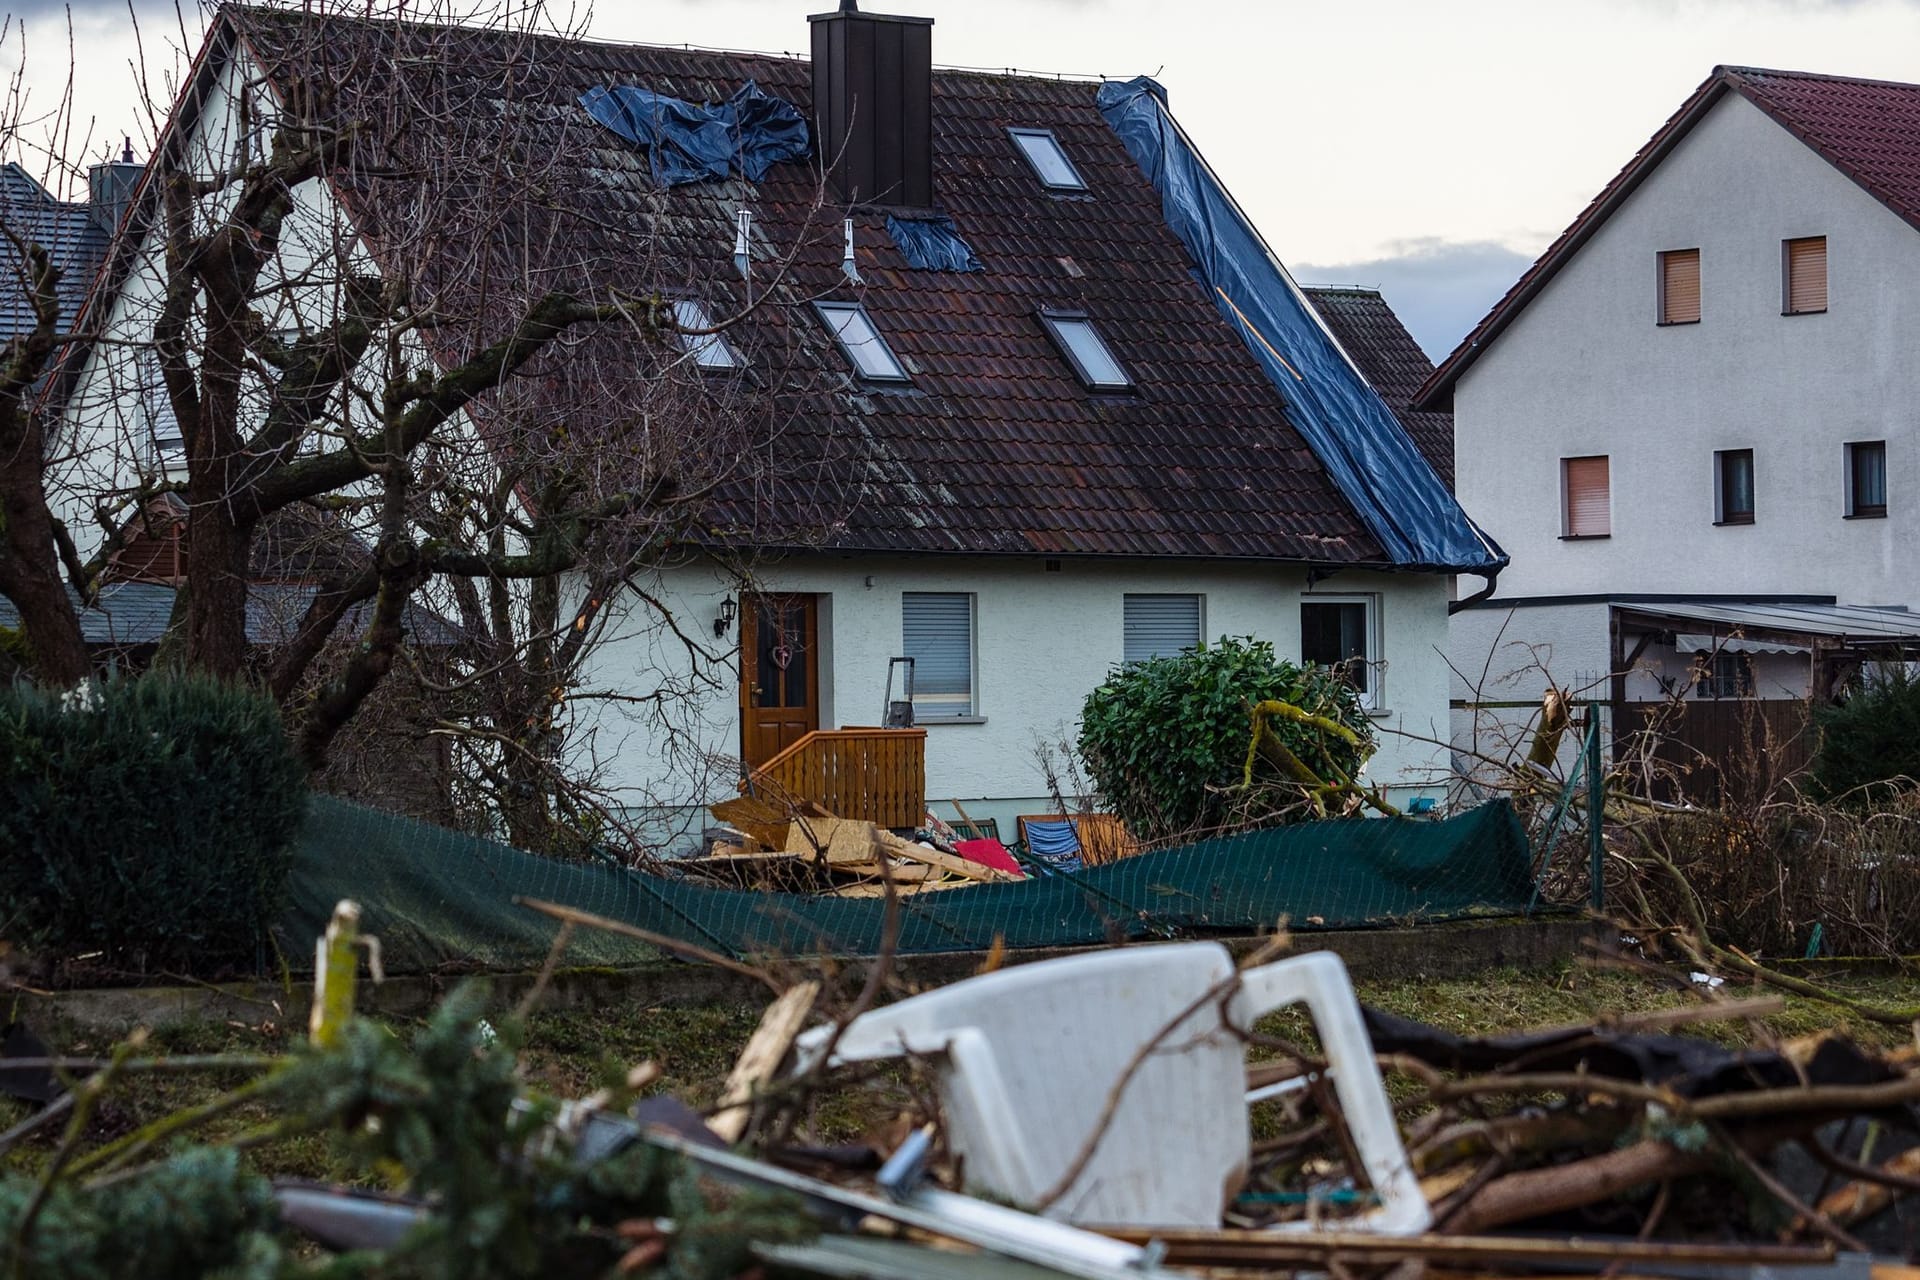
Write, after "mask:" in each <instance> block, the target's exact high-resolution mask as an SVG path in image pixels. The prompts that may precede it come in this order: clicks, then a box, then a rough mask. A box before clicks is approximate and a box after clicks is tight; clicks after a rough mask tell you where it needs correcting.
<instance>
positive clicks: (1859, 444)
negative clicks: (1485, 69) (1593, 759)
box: [1420, 67, 1920, 734]
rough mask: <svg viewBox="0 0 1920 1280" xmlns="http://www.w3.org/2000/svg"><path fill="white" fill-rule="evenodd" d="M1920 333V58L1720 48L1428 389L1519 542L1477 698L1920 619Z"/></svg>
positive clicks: (1820, 660) (1467, 463)
mask: <svg viewBox="0 0 1920 1280" xmlns="http://www.w3.org/2000/svg"><path fill="white" fill-rule="evenodd" d="M1917 346H1920V86H1914V85H1903V84H1887V83H1881V82H1873V81H1863V80H1850V79H1844V78H1839V77H1831V76H1818V75H1806V74H1800V73H1790V72H1779V71H1763V70H1754V69H1749V68H1732V67H1720V68H1716V69H1715V71H1714V73H1713V75H1712V76H1711V77H1709V78H1708V80H1707V81H1706V82H1705V83H1704V84H1703V85H1701V87H1700V88H1699V89H1698V90H1697V91H1696V92H1695V93H1694V94H1693V96H1692V97H1690V98H1689V99H1688V100H1687V102H1686V103H1685V104H1684V105H1683V106H1682V107H1681V108H1680V110H1679V111H1678V112H1677V113H1676V114H1675V115H1674V116H1673V117H1672V118H1671V119H1670V120H1669V121H1668V122H1667V124H1666V125H1665V126H1664V127H1663V128H1662V129H1661V130H1660V131H1659V133H1657V134H1656V135H1655V136H1654V137H1653V139H1652V140H1651V141H1650V142H1648V144H1647V145H1646V146H1645V147H1644V148H1642V149H1641V151H1640V152H1639V154H1638V155H1636V156H1635V157H1634V158H1633V160H1632V162H1631V163H1629V164H1628V166H1627V167H1626V169H1625V170H1624V171H1622V172H1621V174H1620V175H1619V176H1618V177H1616V178H1615V179H1614V180H1613V182H1612V183H1610V184H1609V185H1608V186H1607V188H1606V189H1605V190H1604V191H1603V192H1601V194H1600V195H1599V196H1598V197H1597V198H1596V199H1595V200H1594V202H1593V203H1592V204H1591V205H1590V206H1589V207H1588V208H1587V209H1586V211H1585V212H1583V213H1582V214H1581V215H1580V217H1579V218H1578V219H1577V220H1576V221H1575V222H1574V223H1573V225H1572V226H1571V227H1570V228H1568V230H1567V231H1566V232H1565V233H1564V234H1563V235H1561V237H1560V238H1559V239H1558V240H1557V241H1556V242H1555V243H1554V244H1553V246H1552V247H1551V248H1549V249H1548V250H1547V252H1546V253H1545V254H1544V255H1543V256H1542V257H1541V258H1540V259H1539V261H1538V262H1536V263H1535V264H1534V265H1533V267H1532V268H1530V269H1529V270H1528V271H1527V273H1526V274H1525V275H1524V276H1523V277H1522V278H1521V279H1520V281H1519V282H1518V283H1517V284H1516V285H1515V286H1514V287H1513V289H1512V290H1511V291H1510V292H1509V293H1508V294H1507V296H1506V297H1505V298H1504V299H1503V300H1502V301H1501V302H1500V303H1499V305H1498V306H1496V307H1495V308H1494V310H1493V311H1492V313H1490V314H1489V315H1488V317H1487V318H1486V319H1485V320H1484V321H1482V322H1481V324H1480V325H1479V326H1478V327H1477V328H1476V329H1475V330H1474V331H1473V332H1472V333H1471V334H1470V335H1469V336H1468V338H1467V339H1466V341H1465V342H1463V343H1462V344H1461V346H1460V347H1459V349H1458V350H1456V351H1455V352H1454V353H1453V354H1452V355H1451V356H1450V357H1448V359H1447V360H1446V361H1444V362H1443V363H1442V364H1441V366H1440V368H1439V369H1438V371H1437V372H1436V373H1435V375H1434V377H1433V378H1432V379H1431V380H1430V382H1429V383H1428V385H1427V387H1426V388H1425V390H1424V391H1423V393H1422V395H1421V397H1420V400H1421V403H1422V406H1423V407H1425V408H1430V409H1439V408H1451V409H1452V410H1453V413H1454V423H1455V432H1456V435H1455V458H1456V466H1457V472H1458V482H1457V483H1458V493H1459V496H1460V499H1461V501H1462V502H1463V503H1464V504H1465V505H1466V506H1467V507H1468V508H1469V509H1470V510H1472V511H1474V512H1476V513H1478V514H1480V515H1481V516H1482V517H1483V519H1484V521H1485V524H1486V527H1487V529H1488V532H1489V533H1491V534H1492V535H1493V536H1494V537H1495V538H1497V539H1498V540H1499V541H1500V542H1501V543H1502V544H1503V545H1504V546H1505V547H1506V548H1507V549H1508V551H1509V552H1510V553H1511V555H1512V557H1513V563H1512V565H1511V566H1510V567H1509V568H1508V569H1507V570H1506V571H1505V572H1504V573H1503V574H1502V575H1501V576H1500V579H1499V589H1498V591H1497V593H1496V594H1494V595H1493V596H1491V597H1490V598H1487V599H1483V600H1474V601H1472V602H1471V603H1469V604H1467V605H1466V606H1465V607H1464V608H1462V609H1461V610H1460V611H1459V612H1458V613H1456V615H1455V616H1454V618H1453V621H1452V627H1451V631H1452V637H1451V654H1452V658H1453V662H1454V664H1455V667H1456V668H1457V670H1458V671H1459V672H1460V673H1461V676H1460V678H1457V679H1456V681H1455V685H1454V696H1455V698H1456V699H1474V698H1478V699H1481V700H1485V701H1500V700H1514V699H1536V698H1537V697H1538V696H1539V695H1540V693H1541V692H1542V690H1543V688H1544V679H1545V673H1547V672H1550V673H1551V676H1552V678H1553V679H1554V680H1555V681H1556V682H1557V683H1558V684H1559V685H1561V686H1562V687H1572V688H1574V689H1575V690H1576V692H1579V693H1581V694H1582V696H1589V697H1598V698H1603V699H1606V700H1609V701H1611V702H1613V703H1614V704H1615V709H1616V712H1620V711H1622V710H1623V709H1624V710H1626V711H1627V712H1628V713H1629V714H1630V713H1631V710H1632V708H1631V704H1636V703H1652V702H1657V701H1659V700H1661V699H1663V698H1670V697H1673V696H1682V697H1685V698H1688V699H1691V700H1693V701H1695V702H1702V701H1705V702H1712V701H1716V700H1721V701H1724V700H1727V699H1736V698H1756V697H1757V698H1761V699H1789V698H1792V699H1800V698H1805V697H1807V695H1808V694H1809V692H1810V691H1811V692H1813V693H1814V694H1816V695H1818V696H1822V697H1824V696H1828V695H1830V694H1831V693H1832V691H1833V689H1834V687H1835V682H1836V681H1838V680H1839V679H1841V678H1843V677H1844V676H1845V674H1846V673H1847V672H1848V671H1849V670H1850V669H1851V668H1852V666H1853V664H1855V663H1857V662H1858V661H1859V660H1861V659H1862V658H1865V657H1869V656H1874V655H1883V654H1885V653H1887V652H1889V651H1891V650H1897V649H1898V647H1899V646H1900V645H1902V644H1911V643H1913V642H1914V641H1915V639H1916V637H1920V619H1914V618H1907V617H1905V616H1904V615H1903V614H1901V613H1899V612H1892V613H1889V612H1888V608H1889V607H1891V608H1893V609H1905V608H1907V607H1909V606H1913V605H1916V604H1920V577H1916V575H1915V573H1914V570H1913V558H1914V555H1915V552H1916V550H1920V542H1917V541H1916V533H1917V532H1920V409H1916V406H1920V362H1916V361H1915V360H1914V358H1913V352H1914V350H1915V349H1916V347H1917ZM1816 656H1817V660H1816ZM1457 719H1458V721H1459V723H1457V724H1456V732H1457V734H1458V733H1461V732H1464V730H1465V728H1466V724H1467V721H1468V720H1470V719H1471V718H1470V717H1457Z"/></svg>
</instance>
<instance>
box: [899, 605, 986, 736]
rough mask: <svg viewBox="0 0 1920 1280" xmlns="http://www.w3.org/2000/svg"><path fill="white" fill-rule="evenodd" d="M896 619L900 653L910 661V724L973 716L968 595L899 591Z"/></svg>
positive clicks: (971, 614) (970, 626) (971, 628)
mask: <svg viewBox="0 0 1920 1280" xmlns="http://www.w3.org/2000/svg"><path fill="white" fill-rule="evenodd" d="M900 616H901V620H902V627H901V630H902V632H903V635H902V640H901V645H902V652H903V653H905V654H906V656H907V657H909V658H912V659H913V718H914V720H915V721H916V722H918V721H921V720H952V719H955V718H957V717H960V716H971V715H973V714H974V710H973V596H972V595H971V594H969V593H967V592H965V591H907V592H903V593H902V594H901V597H900Z"/></svg>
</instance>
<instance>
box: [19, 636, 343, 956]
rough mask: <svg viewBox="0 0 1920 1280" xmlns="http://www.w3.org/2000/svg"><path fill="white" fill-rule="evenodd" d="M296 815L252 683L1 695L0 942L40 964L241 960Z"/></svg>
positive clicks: (296, 797)
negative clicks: (93, 959) (83, 959)
mask: <svg viewBox="0 0 1920 1280" xmlns="http://www.w3.org/2000/svg"><path fill="white" fill-rule="evenodd" d="M305 810H306V776H305V771H304V770H303V769H302V767H301V765H300V763H299V761H298V760H296V759H295V758H294V755H293V752H292V750H291V749H290V747H289V746H288V744H287V740H286V735H285V733H284V731H283V730H282V728H281V724H280V717H279V714H278V712H277V711H276V710H275V709H274V706H273V704H272V703H271V702H270V701H268V700H267V699H265V698H264V697H262V696H260V695H259V694H257V693H254V692H251V691H249V690H246V689H243V688H238V687H235V686H233V685H228V684H222V683H220V682H218V681H214V680H211V679H207V678H204V677H174V676H163V675H157V674H156V675H149V676H145V677H143V678H140V679H128V680H106V681H100V682H97V683H93V684H89V685H83V686H81V687H80V688H78V689H76V690H73V691H72V692H70V693H67V694H65V695H61V694H59V693H49V692H43V691H39V690H35V689H31V688H27V687H14V688H7V689H0V850H4V856H3V857H0V937H4V938H7V939H8V940H10V941H13V942H15V943H19V944H23V945H24V946H25V947H26V948H27V949H28V950H29V951H30V952H31V953H33V954H34V955H35V956H37V957H38V958H40V959H42V960H58V959H63V958H64V959H71V958H73V957H76V956H85V955H90V954H92V953H95V952H98V953H102V956H101V958H102V960H103V961H104V962H105V963H106V964H107V965H110V966H119V967H125V968H132V969H136V970H149V971H150V970H159V969H190V970H192V971H195V972H200V973H207V972H212V971H217V970H220V969H222V968H227V967H231V966H234V965H244V966H251V965H253V964H254V962H255V961H256V959H257V958H258V955H259V947H260V944H261V943H262V942H263V940H264V939H265V936H266V930H267V928H268V926H269V925H270V924H271V923H272V922H273V920H274V919H275V918H276V917H277V916H278V914H279V912H280V909H281V906H282V904H283V902H284V900H285V896H286V884H287V873H288V867H289V859H290V846H291V844H292V841H293V838H294V835H295V834H296V832H297V831H298V830H299V826H300V821H301V818H302V816H303V815H304V813H305Z"/></svg>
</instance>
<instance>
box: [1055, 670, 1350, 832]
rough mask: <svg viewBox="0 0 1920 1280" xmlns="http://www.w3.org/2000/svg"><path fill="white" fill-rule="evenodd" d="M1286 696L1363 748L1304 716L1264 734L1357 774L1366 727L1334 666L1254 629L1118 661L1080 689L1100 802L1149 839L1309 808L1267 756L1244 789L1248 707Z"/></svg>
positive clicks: (1284, 816)
mask: <svg viewBox="0 0 1920 1280" xmlns="http://www.w3.org/2000/svg"><path fill="white" fill-rule="evenodd" d="M1269 699H1278V700H1280V701H1282V702H1288V703H1291V704H1293V705H1294V706H1296V707H1299V708H1300V709H1301V710H1303V711H1306V712H1309V713H1311V714H1314V715H1319V716H1324V717H1326V718H1327V719H1330V720H1333V721H1336V722H1338V723H1340V724H1343V725H1345V726H1346V727H1347V728H1349V729H1351V730H1352V731H1353V733H1354V734H1355V736H1356V737H1357V738H1358V739H1359V742H1360V745H1358V746H1355V745H1353V744H1351V743H1347V742H1343V741H1341V740H1340V739H1339V738H1337V737H1335V736H1334V735H1332V734H1329V733H1327V732H1326V731H1324V730H1322V729H1317V728H1314V727H1312V726H1310V725H1303V724H1298V723H1294V722H1290V721H1277V722H1274V723H1273V724H1272V725H1271V728H1270V731H1271V732H1272V733H1274V734H1275V735H1276V736H1277V737H1278V738H1279V740H1280V741H1281V742H1282V743H1283V744H1284V745H1285V746H1286V747H1287V748H1288V749H1290V750H1291V751H1292V752H1293V753H1294V754H1295V755H1296V756H1298V757H1299V758H1300V760H1301V761H1302V762H1303V763H1305V764H1306V765H1307V766H1308V767H1309V768H1311V769H1313V770H1314V771H1315V772H1316V773H1318V774H1319V775H1320V776H1322V777H1323V778H1328V779H1329V780H1331V775H1332V770H1331V769H1329V767H1328V766H1329V765H1332V766H1335V767H1337V768H1338V769H1339V771H1340V772H1341V773H1344V774H1345V775H1346V776H1347V777H1348V778H1355V777H1357V775H1358V774H1359V771H1360V768H1361V766H1362V765H1363V764H1365V763H1366V760H1367V757H1368V756H1370V755H1372V754H1373V747H1374V739H1373V727H1372V724H1371V722H1369V721H1368V719H1367V716H1366V712H1365V711H1364V710H1363V709H1362V708H1361V706H1360V697H1359V694H1357V693H1356V692H1355V691H1354V689H1353V686H1352V685H1350V684H1349V683H1348V682H1347V681H1345V680H1343V679H1342V678H1341V677H1340V675H1339V674H1338V673H1337V672H1334V671H1331V670H1328V669H1326V668H1324V667H1316V666H1312V665H1308V666H1305V667H1297V666H1295V665H1293V664H1292V663H1290V662H1284V661H1282V660H1281V659H1280V658H1279V657H1277V656H1276V655H1275V653H1274V651H1273V645H1272V644H1270V643H1269V642H1267V641H1265V640H1256V639H1254V638H1253V637H1251V636H1248V637H1245V638H1243V639H1234V638H1222V639H1221V641H1220V643H1218V644H1215V645H1205V644H1203V645H1201V646H1200V647H1199V648H1197V649H1189V650H1187V651H1186V652H1184V653H1182V654H1180V655H1179V656H1178V657H1171V658H1155V659H1153V660H1152V661H1149V662H1139V663H1134V664H1132V665H1130V666H1123V667H1116V668H1115V669H1114V670H1113V671H1112V672H1111V673H1109V674H1108V676H1107V680H1106V683H1105V684H1102V685H1101V686H1100V687H1099V688H1098V689H1095V690H1094V691H1093V692H1092V693H1091V694H1089V695H1088V696H1087V702H1086V706H1085V707H1084V708H1083V709H1082V711H1081V714H1080V742H1079V747H1080V755H1081V757H1082V759H1083V760H1085V762H1086V766H1087V771H1088V773H1089V774H1090V775H1091V777H1092V779H1093V783H1094V786H1095V788H1096V789H1097V790H1098V792H1099V795H1100V799H1101V801H1102V802H1103V803H1104V804H1105V805H1106V806H1107V807H1108V808H1110V809H1111V810H1112V811H1113V812H1114V813H1116V814H1118V815H1119V816H1120V818H1121V819H1122V820H1123V821H1124V822H1126V824H1127V826H1128V827H1129V828H1131V829H1132V831H1133V832H1134V833H1135V834H1136V835H1139V836H1141V837H1143V838H1145V839H1149V840H1158V839H1165V838H1167V837H1171V836H1177V835H1183V834H1189V833H1195V832H1199V831H1215V830H1226V829H1239V828H1247V827H1256V826H1270V825H1272V824H1274V823H1275V822H1280V821H1286V820H1291V819H1299V818H1303V817H1310V816H1313V815H1314V809H1313V807H1312V805H1311V803H1310V801H1309V798H1308V795H1307V792H1306V789H1304V788H1302V787H1301V786H1299V785H1298V784H1297V783H1295V782H1293V781H1292V780H1290V779H1285V778H1282V777H1280V776H1279V774H1278V772H1277V771H1276V770H1274V769H1273V768H1272V766H1271V765H1269V764H1268V763H1267V762H1266V761H1265V760H1264V759H1263V760H1261V761H1259V762H1258V765H1257V767H1256V771H1255V786H1254V787H1252V788H1243V787H1242V785H1241V783H1242V779H1243V776H1244V772H1245V769H1246V761H1247V747H1248V745H1249V743H1250V742H1251V741H1252V737H1253V728H1252V722H1251V720H1250V712H1251V709H1252V708H1253V706H1254V705H1255V704H1256V703H1259V702H1264V701H1267V700H1269Z"/></svg>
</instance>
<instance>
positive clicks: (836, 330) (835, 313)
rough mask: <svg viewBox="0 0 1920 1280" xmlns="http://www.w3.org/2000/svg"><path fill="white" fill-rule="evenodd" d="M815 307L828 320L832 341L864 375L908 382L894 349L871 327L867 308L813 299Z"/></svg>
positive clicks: (857, 304) (854, 304) (854, 303)
mask: <svg viewBox="0 0 1920 1280" xmlns="http://www.w3.org/2000/svg"><path fill="white" fill-rule="evenodd" d="M813 305H814V309H815V310H817V311H818V312H819V313H820V318H821V319H822V320H824V321H826V322H827V329H828V331H829V332H831V333H832V334H833V340H834V341H835V342H837V343H839V344H840V350H842V351H844V352H845V353H846V356H847V359H849V360H851V361H852V362H853V367H854V368H855V369H856V370H858V371H859V374H860V376H861V377H863V378H870V379H872V380H873V381H875V382H908V381H911V379H909V378H908V377H907V371H906V369H905V367H904V366H902V365H901V363H900V362H899V361H898V360H896V359H895V358H894V355H893V348H892V347H889V346H888V345H887V340H886V339H885V338H883V337H881V336H880V331H879V330H878V329H876V328H874V327H873V321H872V320H871V319H870V318H869V317H868V316H867V309H866V308H865V307H863V306H861V305H860V304H859V303H857V302H816V303H814V304H813Z"/></svg>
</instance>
